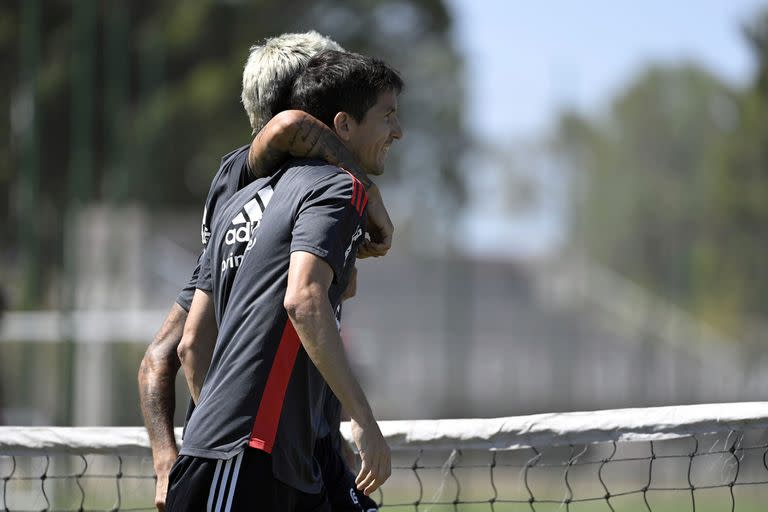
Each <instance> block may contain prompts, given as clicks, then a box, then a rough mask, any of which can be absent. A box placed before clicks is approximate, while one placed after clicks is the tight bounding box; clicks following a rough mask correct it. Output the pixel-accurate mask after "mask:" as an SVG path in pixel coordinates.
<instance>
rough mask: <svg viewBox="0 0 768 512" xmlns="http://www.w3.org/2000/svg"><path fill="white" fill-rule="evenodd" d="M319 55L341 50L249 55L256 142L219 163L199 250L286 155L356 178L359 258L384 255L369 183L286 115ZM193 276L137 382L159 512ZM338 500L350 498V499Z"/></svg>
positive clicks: (303, 119) (302, 121) (291, 39)
mask: <svg viewBox="0 0 768 512" xmlns="http://www.w3.org/2000/svg"><path fill="white" fill-rule="evenodd" d="M324 49H339V50H340V49H341V47H340V46H339V45H338V44H337V43H336V42H335V41H332V40H331V39H329V38H327V37H324V36H322V35H320V34H318V33H317V32H314V31H309V32H305V33H299V34H282V35H280V36H277V37H272V38H269V39H267V40H266V41H264V43H263V44H260V45H256V46H253V47H252V48H251V49H250V52H249V55H248V59H247V62H246V64H245V67H244V70H243V80H242V84H243V86H242V94H241V99H242V103H243V107H244V109H245V112H246V113H247V114H248V118H249V120H250V125H251V129H252V131H253V133H254V134H255V135H256V136H255V138H254V139H253V141H252V143H251V144H249V145H246V146H243V147H241V148H238V149H236V150H234V151H232V152H230V153H228V154H227V155H225V156H224V157H223V158H222V161H221V165H220V167H219V170H218V172H217V173H216V176H215V177H214V179H213V182H212V183H211V187H210V191H209V193H208V197H207V199H206V201H205V208H204V211H203V222H202V226H201V234H202V239H203V240H202V242H203V246H205V244H206V243H207V241H208V237H209V235H210V225H211V222H212V219H213V216H214V214H215V212H216V210H217V208H218V206H219V205H221V204H223V203H224V202H226V200H228V199H229V198H230V197H231V196H232V195H233V194H234V193H235V192H236V191H238V190H240V189H241V188H243V187H244V186H245V185H247V184H249V183H251V182H252V181H254V180H255V179H256V178H259V177H263V176H267V175H269V174H271V173H272V172H274V171H275V170H276V169H277V168H278V167H279V165H281V164H282V163H283V162H284V161H285V159H286V158H287V157H288V154H291V155H293V156H303V157H312V158H323V159H325V160H327V161H329V162H332V163H335V164H337V165H340V166H343V167H344V168H346V169H348V170H349V171H350V172H352V173H353V174H355V176H356V177H357V178H358V179H360V180H361V181H362V182H363V184H364V185H365V188H366V192H368V193H369V196H370V198H371V199H370V204H369V207H368V209H367V217H368V226H367V227H368V231H369V234H370V236H371V240H369V241H366V242H365V245H364V246H363V248H362V249H361V250H360V253H359V254H358V256H359V257H364V256H381V255H383V254H385V253H386V252H387V250H388V249H389V246H390V244H391V240H392V238H391V237H392V225H391V221H390V220H389V216H388V214H387V211H386V209H385V208H384V205H383V203H382V201H381V197H380V195H379V192H378V189H377V187H376V186H375V184H373V183H372V182H371V181H370V180H368V179H367V177H366V174H365V172H364V171H362V170H361V169H360V168H359V165H358V164H357V163H356V162H354V161H353V159H352V158H351V156H350V155H349V152H348V151H347V149H346V148H345V147H344V146H343V145H342V144H341V142H340V141H339V140H338V139H337V138H336V137H335V135H334V134H333V132H332V130H330V129H329V128H328V127H327V126H326V125H324V124H322V123H320V122H319V121H317V120H316V119H314V118H313V117H312V116H309V115H308V114H306V113H304V112H301V111H298V110H290V111H287V110H286V109H287V108H289V106H290V94H291V91H292V87H293V82H294V81H295V79H296V77H297V76H298V74H299V73H300V72H301V70H303V69H304V66H305V65H306V63H307V61H308V60H309V59H310V58H311V57H312V56H313V55H315V54H316V53H317V52H319V51H321V50H324ZM198 273H199V266H198V268H196V269H195V271H194V272H193V276H192V279H191V281H190V284H189V285H187V286H186V287H185V288H184V289H183V290H182V291H181V293H180V294H179V296H178V298H177V299H176V303H175V304H174V305H173V307H172V308H171V310H170V312H169V313H168V316H167V318H166V320H165V322H164V323H163V325H162V327H161V329H160V331H159V332H158V333H157V335H156V337H155V340H154V341H153V342H152V343H151V344H150V345H149V347H148V348H147V351H146V354H145V356H144V358H143V360H142V362H141V366H140V369H139V375H138V380H139V395H140V401H141V409H142V413H143V415H144V419H145V424H146V427H147V433H148V434H149V439H150V444H151V446H152V458H153V462H154V467H155V472H156V475H157V484H156V494H155V505H156V506H157V508H158V510H160V511H162V510H163V509H164V506H165V493H166V489H167V483H168V472H169V471H170V468H171V465H172V464H173V462H174V461H175V460H176V457H177V456H178V450H177V447H176V441H175V438H174V435H173V410H174V407H175V393H174V386H173V383H174V380H175V377H176V373H177V371H178V369H179V358H178V356H177V349H178V346H179V342H180V340H181V338H182V332H183V329H184V327H185V322H186V319H187V314H188V311H189V308H190V305H191V303H192V297H193V294H194V292H195V286H196V283H197V277H198ZM339 448H346V445H343V444H342V445H339ZM340 496H341V497H348V496H349V493H347V492H345V493H343V495H340ZM369 505H370V504H369Z"/></svg>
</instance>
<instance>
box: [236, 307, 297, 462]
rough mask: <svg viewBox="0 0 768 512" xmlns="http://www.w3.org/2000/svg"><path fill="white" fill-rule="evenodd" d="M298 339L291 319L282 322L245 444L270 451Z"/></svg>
mask: <svg viewBox="0 0 768 512" xmlns="http://www.w3.org/2000/svg"><path fill="white" fill-rule="evenodd" d="M300 346H301V341H300V340H299V335H298V334H296V329H294V328H293V324H292V323H291V321H290V319H289V320H286V322H285V329H284V330H283V336H282V337H281V338H280V344H279V345H278V346H277V353H276V354H275V360H274V361H273V362H272V368H271V369H270V370H269V376H268V377H267V384H266V386H264V394H263V395H262V397H261V403H260V404H259V411H258V412H257V413H256V419H255V420H254V421H253V428H252V429H251V438H250V440H249V441H248V446H250V447H251V448H258V449H259V450H262V451H265V452H267V453H272V447H273V446H274V444H275V437H276V436H277V426H278V424H279V423H280V415H281V413H282V411H283V402H284V401H285V392H286V390H287V389H288V382H289V381H290V379H291V373H292V372H293V365H294V364H295V363H296V355H297V354H298V353H299V347H300Z"/></svg>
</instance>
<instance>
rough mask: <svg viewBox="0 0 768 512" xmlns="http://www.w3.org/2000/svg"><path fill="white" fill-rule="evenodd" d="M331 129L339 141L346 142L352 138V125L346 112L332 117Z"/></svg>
mask: <svg viewBox="0 0 768 512" xmlns="http://www.w3.org/2000/svg"><path fill="white" fill-rule="evenodd" d="M333 128H334V129H335V131H336V135H337V136H338V137H339V138H340V139H341V140H343V141H344V142H348V141H349V139H350V138H351V137H352V133H351V132H352V123H351V119H350V117H349V114H347V113H346V112H337V113H336V115H335V116H334V117H333Z"/></svg>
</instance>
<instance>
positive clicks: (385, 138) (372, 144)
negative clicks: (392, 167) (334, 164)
mask: <svg viewBox="0 0 768 512" xmlns="http://www.w3.org/2000/svg"><path fill="white" fill-rule="evenodd" d="M349 123H350V131H349V136H350V138H349V141H348V143H347V147H348V148H349V149H350V151H352V153H353V154H354V155H355V157H356V158H357V160H358V162H359V163H360V164H361V165H362V166H363V167H364V168H365V170H366V171H367V172H368V174H373V175H379V174H382V173H383V172H384V161H385V160H386V157H387V153H388V152H389V148H390V146H391V145H392V143H393V142H394V141H395V140H397V139H400V138H401V137H402V136H403V131H402V129H401V128H400V121H399V120H398V118H397V94H395V92H394V91H391V90H390V91H385V92H382V93H379V95H378V98H377V99H376V103H375V104H374V105H373V106H372V107H371V108H370V109H368V112H366V113H365V117H363V119H362V121H360V122H357V121H355V120H354V119H353V118H351V117H350V119H349Z"/></svg>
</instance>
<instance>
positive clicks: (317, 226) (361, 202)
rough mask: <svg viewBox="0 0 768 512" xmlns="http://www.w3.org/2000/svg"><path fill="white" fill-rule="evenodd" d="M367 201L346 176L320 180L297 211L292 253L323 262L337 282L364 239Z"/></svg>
mask: <svg viewBox="0 0 768 512" xmlns="http://www.w3.org/2000/svg"><path fill="white" fill-rule="evenodd" d="M366 199H367V197H365V190H364V189H363V187H362V185H361V184H360V183H359V182H358V181H357V180H355V179H354V178H353V177H352V176H351V175H349V174H347V173H339V174H336V175H333V176H330V177H327V178H324V179H322V180H320V181H319V182H318V183H317V184H315V186H314V187H313V189H312V191H311V192H310V193H309V194H308V195H307V196H306V197H305V199H304V200H303V202H302V204H301V205H300V207H299V213H298V215H297V217H296V220H295V222H294V226H293V233H292V236H293V239H292V241H291V252H295V251H305V252H308V253H311V254H314V255H315V256H317V257H319V258H322V259H323V260H325V261H326V262H327V263H328V265H330V267H331V268H332V269H333V273H334V275H335V279H336V280H338V279H339V278H340V277H341V274H342V272H343V270H344V266H345V264H346V262H347V260H348V258H349V256H350V253H351V252H352V248H353V246H354V244H355V242H357V241H358V240H360V238H361V237H362V236H363V227H362V225H361V219H362V212H363V209H364V208H365V203H366V201H365V200H366Z"/></svg>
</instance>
